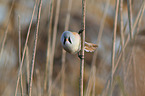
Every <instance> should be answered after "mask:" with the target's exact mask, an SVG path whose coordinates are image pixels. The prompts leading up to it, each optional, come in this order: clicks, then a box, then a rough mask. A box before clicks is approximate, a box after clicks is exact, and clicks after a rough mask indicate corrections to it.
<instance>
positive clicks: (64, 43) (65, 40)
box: [63, 37, 66, 45]
mask: <svg viewBox="0 0 145 96" xmlns="http://www.w3.org/2000/svg"><path fill="white" fill-rule="evenodd" d="M65 42H66V38H65V37H64V41H63V44H64V45H65Z"/></svg>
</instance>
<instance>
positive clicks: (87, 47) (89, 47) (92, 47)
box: [84, 42, 98, 52]
mask: <svg viewBox="0 0 145 96" xmlns="http://www.w3.org/2000/svg"><path fill="white" fill-rule="evenodd" d="M97 47H98V45H96V44H93V43H88V42H85V48H84V50H85V51H86V52H94V51H95V50H96V49H97Z"/></svg>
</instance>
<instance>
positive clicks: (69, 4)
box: [60, 0, 72, 96]
mask: <svg viewBox="0 0 145 96" xmlns="http://www.w3.org/2000/svg"><path fill="white" fill-rule="evenodd" d="M71 7H72V0H69V1H68V10H67V14H66V21H65V28H64V30H68V29H69V21H70V12H71ZM65 58H66V51H65V50H64V49H62V69H61V71H62V80H61V93H60V95H61V96H64V90H65Z"/></svg>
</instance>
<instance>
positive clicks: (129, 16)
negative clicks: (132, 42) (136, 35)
mask: <svg viewBox="0 0 145 96" xmlns="http://www.w3.org/2000/svg"><path fill="white" fill-rule="evenodd" d="M127 7H128V20H129V31H130V39H133V31H132V4H131V0H127Z"/></svg>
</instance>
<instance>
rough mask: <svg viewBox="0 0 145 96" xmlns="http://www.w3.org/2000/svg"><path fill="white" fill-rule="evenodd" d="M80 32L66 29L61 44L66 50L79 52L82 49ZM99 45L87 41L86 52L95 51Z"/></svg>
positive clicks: (73, 52) (74, 52) (72, 52)
mask: <svg viewBox="0 0 145 96" xmlns="http://www.w3.org/2000/svg"><path fill="white" fill-rule="evenodd" d="M82 32H83V30H80V31H79V32H71V31H64V32H63V33H62V35H61V44H62V46H63V48H64V50H65V51H67V52H68V53H70V54H77V53H79V51H80V50H81V37H80V33H82ZM97 47H98V45H96V44H93V43H88V42H85V46H84V50H85V51H86V52H94V51H95V50H96V48H97Z"/></svg>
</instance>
